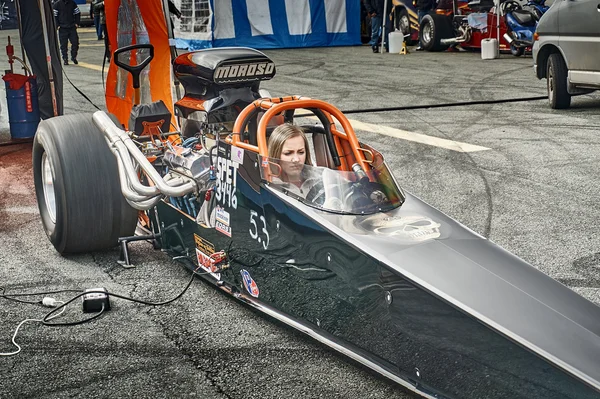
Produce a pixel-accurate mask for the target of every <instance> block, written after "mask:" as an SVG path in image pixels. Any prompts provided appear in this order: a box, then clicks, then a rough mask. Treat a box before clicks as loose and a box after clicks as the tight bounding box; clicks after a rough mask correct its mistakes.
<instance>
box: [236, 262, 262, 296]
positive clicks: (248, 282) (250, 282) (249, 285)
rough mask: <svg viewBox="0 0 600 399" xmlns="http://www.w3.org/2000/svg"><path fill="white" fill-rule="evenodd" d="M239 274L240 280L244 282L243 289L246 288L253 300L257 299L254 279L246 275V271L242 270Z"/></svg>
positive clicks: (248, 274) (256, 287)
mask: <svg viewBox="0 0 600 399" xmlns="http://www.w3.org/2000/svg"><path fill="white" fill-rule="evenodd" d="M240 273H241V274H242V280H243V281H244V287H246V291H248V293H249V294H250V295H252V296H253V297H254V298H258V294H259V291H258V286H257V285H256V282H255V281H254V279H253V278H252V277H251V276H250V273H248V270H245V269H242V270H241V272H240Z"/></svg>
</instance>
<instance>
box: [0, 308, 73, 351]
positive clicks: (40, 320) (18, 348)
mask: <svg viewBox="0 0 600 399" xmlns="http://www.w3.org/2000/svg"><path fill="white" fill-rule="evenodd" d="M42 304H43V305H44V306H47V307H56V306H58V305H62V304H64V302H61V301H57V300H56V299H54V298H50V297H45V298H44V299H42ZM65 309H66V308H62V309H61V311H60V312H58V313H57V314H55V315H53V316H52V317H51V318H50V319H53V318H55V317H58V316H60V315H61V314H63V312H64V311H65ZM28 321H37V322H38V323H42V322H43V319H25V320H23V321H22V322H20V323H19V325H18V326H17V328H16V329H15V333H14V334H13V336H12V343H13V345H14V346H16V347H17V350H16V351H13V352H0V356H14V355H16V354H17V353H19V352H21V346H20V345H19V344H17V341H15V339H16V338H17V334H18V333H19V329H20V328H21V326H22V325H23V324H25V323H27V322H28Z"/></svg>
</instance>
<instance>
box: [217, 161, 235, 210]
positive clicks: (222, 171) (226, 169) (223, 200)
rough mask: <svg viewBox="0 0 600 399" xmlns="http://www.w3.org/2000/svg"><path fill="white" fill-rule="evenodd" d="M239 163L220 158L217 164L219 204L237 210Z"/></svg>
mask: <svg viewBox="0 0 600 399" xmlns="http://www.w3.org/2000/svg"><path fill="white" fill-rule="evenodd" d="M238 166H239V163H238V162H233V161H232V160H230V159H226V158H220V157H219V158H218V162H217V184H216V188H215V195H216V198H217V203H219V204H222V205H223V206H224V207H230V208H233V209H237V196H236V184H237V169H238Z"/></svg>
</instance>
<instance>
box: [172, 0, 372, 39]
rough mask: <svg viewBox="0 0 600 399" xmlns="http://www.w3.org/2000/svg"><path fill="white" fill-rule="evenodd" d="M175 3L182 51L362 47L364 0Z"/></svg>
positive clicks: (185, 0)
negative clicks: (184, 49)
mask: <svg viewBox="0 0 600 399" xmlns="http://www.w3.org/2000/svg"><path fill="white" fill-rule="evenodd" d="M177 3H179V4H177ZM203 3H204V4H203ZM176 4H177V5H179V7H180V10H181V12H182V18H181V20H180V21H177V22H176V25H175V36H176V38H177V46H178V47H181V48H189V49H190V50H195V49H199V48H207V47H226V46H245V47H252V48H259V49H267V48H286V47H316V46H350V45H357V44H360V43H361V41H360V0H179V1H176Z"/></svg>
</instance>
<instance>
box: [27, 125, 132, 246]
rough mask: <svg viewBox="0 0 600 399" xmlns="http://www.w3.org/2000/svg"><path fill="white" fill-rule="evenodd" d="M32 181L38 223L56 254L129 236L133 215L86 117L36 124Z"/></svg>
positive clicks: (112, 165) (101, 138)
mask: <svg viewBox="0 0 600 399" xmlns="http://www.w3.org/2000/svg"><path fill="white" fill-rule="evenodd" d="M33 177H34V183H35V193H36V197H37V202H38V208H39V210H40V217H41V219H42V224H43V226H44V229H45V230H46V234H47V235H48V238H49V239H50V242H52V245H54V247H55V248H56V250H57V251H58V252H59V253H61V254H66V253H78V252H91V251H97V250H104V249H108V248H111V247H114V246H116V245H117V243H118V238H119V237H123V236H130V235H133V233H134V231H135V226H136V223H137V211H135V210H134V209H133V208H132V207H131V206H129V204H128V203H127V202H126V201H125V198H124V197H123V195H122V193H121V187H120V184H119V174H118V170H117V160H116V158H115V156H114V155H113V153H112V152H111V151H110V149H109V148H108V145H107V144H106V140H105V139H104V135H103V134H102V132H101V131H100V130H99V129H98V128H97V127H96V125H95V124H94V123H93V121H92V115H91V114H80V115H65V116H58V117H54V118H50V119H46V120H44V121H42V122H40V124H39V127H38V130H37V133H36V135H35V139H34V142H33Z"/></svg>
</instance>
